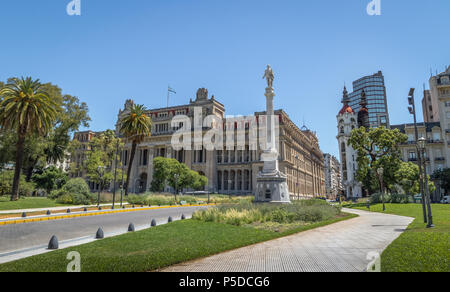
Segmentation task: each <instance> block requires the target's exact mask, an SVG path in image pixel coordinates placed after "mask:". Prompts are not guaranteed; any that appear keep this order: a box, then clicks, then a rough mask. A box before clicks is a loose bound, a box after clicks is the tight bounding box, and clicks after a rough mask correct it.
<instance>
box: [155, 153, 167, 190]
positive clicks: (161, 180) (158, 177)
mask: <svg viewBox="0 0 450 292" xmlns="http://www.w3.org/2000/svg"><path fill="white" fill-rule="evenodd" d="M169 174H170V169H169V160H168V159H167V158H164V157H156V158H155V159H154V160H153V180H152V185H151V190H152V192H162V191H163V190H164V187H165V185H166V183H167V178H168V177H169Z"/></svg>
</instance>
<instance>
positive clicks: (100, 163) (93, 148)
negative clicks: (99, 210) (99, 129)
mask: <svg viewBox="0 0 450 292" xmlns="http://www.w3.org/2000/svg"><path fill="white" fill-rule="evenodd" d="M122 145H123V144H122V141H121V139H120V138H118V137H116V135H115V133H114V131H112V130H107V131H105V132H103V133H102V134H100V135H99V136H98V137H94V138H93V139H92V140H91V142H90V143H89V149H90V151H89V152H88V153H87V159H86V162H85V165H83V166H82V168H83V169H84V170H86V173H87V177H88V178H89V180H90V181H92V182H95V183H97V184H98V185H99V192H101V191H103V190H104V189H105V188H106V187H107V186H109V185H110V184H111V182H112V181H113V180H114V173H115V172H116V175H117V176H119V177H120V176H121V174H122V169H121V165H120V161H119V157H118V156H119V154H118V153H117V149H118V148H119V149H120V148H121V147H122ZM115 161H117V163H118V165H117V166H116V167H114V163H115Z"/></svg>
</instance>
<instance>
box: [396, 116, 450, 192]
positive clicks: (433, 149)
mask: <svg viewBox="0 0 450 292" xmlns="http://www.w3.org/2000/svg"><path fill="white" fill-rule="evenodd" d="M392 128H393V129H399V130H400V132H402V133H404V134H406V135H407V136H408V141H407V142H406V143H404V144H402V145H400V151H401V155H402V160H403V161H404V162H413V163H418V153H417V147H416V146H417V143H416V139H415V130H414V124H404V125H393V126H392ZM417 129H418V132H419V138H420V137H424V138H426V140H427V143H426V148H425V160H426V172H427V174H428V175H432V174H433V173H434V172H435V171H436V170H439V169H444V168H448V167H450V165H449V163H448V161H449V160H448V159H447V157H446V156H447V153H448V152H449V148H448V146H447V145H446V142H445V136H446V133H445V131H443V130H442V128H441V124H440V123H438V122H435V123H418V124H417ZM436 187H437V190H436V192H435V193H434V194H433V195H432V199H433V201H440V199H441V197H442V196H443V195H444V193H443V192H444V190H441V189H440V188H439V186H438V185H436Z"/></svg>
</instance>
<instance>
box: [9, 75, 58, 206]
mask: <svg viewBox="0 0 450 292" xmlns="http://www.w3.org/2000/svg"><path fill="white" fill-rule="evenodd" d="M0 97H1V100H0V126H1V127H2V130H15V131H17V144H16V149H17V153H16V165H15V171H14V181H13V186H12V193H11V200H12V201H14V200H18V199H19V180H20V170H21V169H22V164H23V152H24V147H25V138H26V137H27V136H29V135H31V134H33V133H37V134H39V135H45V134H46V133H47V132H48V131H49V130H50V129H51V127H52V125H53V122H54V121H55V119H56V113H57V111H58V108H57V104H56V103H55V102H54V101H52V100H51V99H50V97H49V95H48V94H47V93H46V92H45V91H44V90H43V88H42V85H41V83H40V82H39V79H37V80H33V79H32V78H31V77H27V78H26V79H24V78H23V77H22V78H20V79H19V78H12V79H10V80H9V81H8V84H6V85H5V86H4V87H3V88H2V89H1V90H0Z"/></svg>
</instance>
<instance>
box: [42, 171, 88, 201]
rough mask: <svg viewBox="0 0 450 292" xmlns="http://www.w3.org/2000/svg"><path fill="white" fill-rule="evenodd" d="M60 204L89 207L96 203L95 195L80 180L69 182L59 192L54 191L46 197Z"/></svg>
mask: <svg viewBox="0 0 450 292" xmlns="http://www.w3.org/2000/svg"><path fill="white" fill-rule="evenodd" d="M48 197H49V199H53V200H56V202H58V203H60V204H74V205H89V204H92V203H94V202H95V201H96V196H95V194H92V193H91V192H90V190H89V186H88V184H87V183H86V181H85V180H84V179H82V178H75V179H71V180H69V181H68V182H67V183H66V184H65V185H64V186H63V187H62V189H60V190H55V191H52V192H51V193H50V195H49V196H48Z"/></svg>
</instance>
